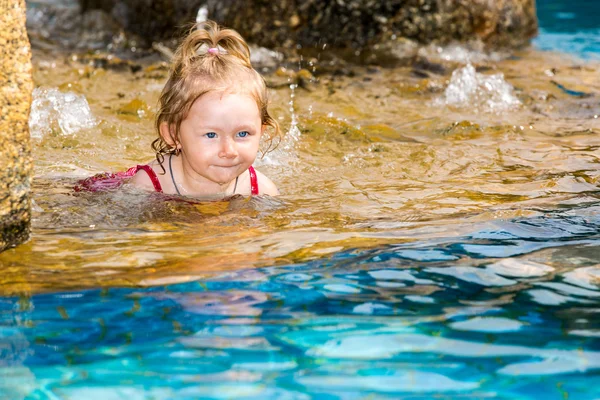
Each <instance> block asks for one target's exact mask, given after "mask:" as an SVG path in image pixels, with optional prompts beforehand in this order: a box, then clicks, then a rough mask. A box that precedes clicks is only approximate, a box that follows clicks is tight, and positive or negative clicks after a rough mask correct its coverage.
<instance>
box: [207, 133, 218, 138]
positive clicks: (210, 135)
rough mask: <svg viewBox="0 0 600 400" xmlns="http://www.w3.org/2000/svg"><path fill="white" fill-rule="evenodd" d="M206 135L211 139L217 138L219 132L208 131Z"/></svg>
mask: <svg viewBox="0 0 600 400" xmlns="http://www.w3.org/2000/svg"><path fill="white" fill-rule="evenodd" d="M206 137H207V138H209V139H214V138H216V137H217V134H216V133H214V132H208V133H207V134H206Z"/></svg>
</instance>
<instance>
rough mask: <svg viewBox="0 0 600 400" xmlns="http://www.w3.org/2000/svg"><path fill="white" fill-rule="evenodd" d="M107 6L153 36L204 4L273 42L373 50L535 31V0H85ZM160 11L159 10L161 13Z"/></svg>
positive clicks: (503, 39)
mask: <svg viewBox="0 0 600 400" xmlns="http://www.w3.org/2000/svg"><path fill="white" fill-rule="evenodd" d="M80 2H81V5H82V9H83V11H86V10H89V9H94V8H101V9H103V10H105V11H107V12H110V13H111V14H112V15H113V17H114V18H115V19H117V20H118V21H119V22H120V23H121V24H123V26H124V27H125V28H126V29H127V30H129V31H131V32H133V33H136V34H139V35H141V36H142V37H145V38H147V39H149V40H159V39H165V38H171V37H172V36H173V35H174V33H175V32H176V30H177V28H178V27H181V26H183V25H185V24H186V23H190V22H193V21H194V19H195V16H196V14H197V10H198V8H199V6H201V5H203V6H205V7H206V8H207V9H208V17H209V18H210V19H214V20H216V21H218V22H219V23H221V24H224V25H226V26H230V27H233V28H235V29H236V30H238V31H239V32H240V33H241V34H242V35H243V36H244V37H246V39H247V40H248V41H250V42H253V43H256V44H258V45H261V46H266V47H271V48H281V47H288V48H291V47H295V46H296V45H297V44H299V45H301V46H303V47H315V46H323V45H324V44H327V45H328V46H329V47H330V48H338V49H353V50H369V49H371V48H372V47H373V46H376V45H379V44H381V43H389V42H393V41H395V40H397V39H399V38H408V39H412V40H415V41H418V42H420V43H430V42H439V43H441V44H444V43H447V42H449V41H452V40H458V41H466V40H472V39H480V40H482V41H483V42H484V43H485V44H487V45H488V46H490V47H491V48H499V47H509V48H512V47H518V46H522V45H524V44H527V43H528V42H529V40H530V39H531V38H532V37H533V36H534V35H535V34H536V32H537V18H536V14H535V0H494V1H490V0H385V1H381V0H336V1H317V0H274V1H252V2H250V1H239V0H204V1H201V0H162V1H153V2H151V1H148V0H127V1H119V0H80ZM158 16H160V18H158Z"/></svg>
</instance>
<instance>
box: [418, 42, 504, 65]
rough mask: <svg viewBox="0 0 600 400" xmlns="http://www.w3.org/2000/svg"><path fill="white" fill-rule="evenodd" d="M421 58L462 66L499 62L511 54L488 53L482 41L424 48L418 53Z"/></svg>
mask: <svg viewBox="0 0 600 400" xmlns="http://www.w3.org/2000/svg"><path fill="white" fill-rule="evenodd" d="M418 54H419V56H421V57H425V58H427V59H428V60H432V61H449V62H458V63H462V64H469V63H484V62H498V61H501V60H503V59H505V58H507V57H508V56H510V54H509V53H501V52H488V51H486V49H485V45H484V44H483V43H482V42H481V41H473V42H470V43H466V44H465V43H453V44H450V45H448V46H444V47H442V46H436V45H433V44H432V45H429V46H426V47H422V48H420V49H419V52H418Z"/></svg>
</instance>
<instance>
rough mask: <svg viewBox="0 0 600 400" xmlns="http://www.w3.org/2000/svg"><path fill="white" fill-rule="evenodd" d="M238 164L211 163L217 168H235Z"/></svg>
mask: <svg viewBox="0 0 600 400" xmlns="http://www.w3.org/2000/svg"><path fill="white" fill-rule="evenodd" d="M237 166H239V164H235V165H213V167H218V168H235V167H237Z"/></svg>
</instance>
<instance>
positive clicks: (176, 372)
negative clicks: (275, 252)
mask: <svg viewBox="0 0 600 400" xmlns="http://www.w3.org/2000/svg"><path fill="white" fill-rule="evenodd" d="M544 248H551V249H553V254H552V257H551V259H552V260H554V261H555V262H557V261H560V264H561V265H562V268H553V267H550V266H548V265H546V264H540V263H536V262H534V261H525V260H520V259H519V258H502V259H499V260H494V258H495V257H498V258H500V257H512V256H516V255H522V254H527V253H531V252H532V251H536V250H540V249H544ZM482 260H484V261H482ZM599 264H600V204H599V203H596V204H595V205H588V206H586V207H578V208H573V209H568V210H562V211H554V212H548V213H546V214H545V215H543V216H541V217H539V218H531V219H518V220H513V221H504V222H499V223H498V224H497V226H496V229H493V230H490V229H486V230H480V231H474V232H472V233H471V234H469V235H466V236H464V237H460V238H456V239H454V240H452V241H448V242H445V241H443V240H439V241H436V242H431V241H424V242H416V243H411V244H410V245H402V244H398V245H391V246H386V247H382V248H377V249H370V250H364V251H361V250H356V251H349V252H343V253H339V254H336V255H335V256H333V257H331V258H328V259H325V260H318V261H314V262H309V263H304V264H296V265H287V266H279V267H269V268H263V269H256V270H245V271H238V272H231V273H228V274H224V275H222V276H218V277H215V278H210V279H207V280H204V281H201V282H193V283H187V284H177V285H171V286H163V287H154V288H149V289H144V290H140V289H118V288H114V289H105V290H88V291H80V292H69V293H53V294H46V295H40V296H34V297H32V298H30V299H26V300H19V299H17V298H4V299H1V300H0V323H1V326H2V328H1V329H0V335H1V336H0V338H1V339H2V341H1V343H2V347H0V356H1V357H0V360H2V362H1V364H0V376H1V377H3V378H4V380H2V381H1V382H2V383H0V388H1V389H3V393H4V397H2V398H7V399H9V398H25V399H56V398H61V399H103V400H105V399H129V400H131V399H142V398H144V399H146V398H147V399H175V398H176V399H194V398H215V399H223V398H236V399H237V398H247V399H309V398H324V399H339V398H343V399H358V398H365V396H367V395H368V394H369V393H371V394H376V397H375V398H403V399H428V398H431V396H432V395H433V394H441V395H442V398H453V396H458V395H459V394H460V395H461V396H466V397H469V398H494V399H541V398H543V399H562V398H565V397H566V396H567V395H566V394H568V398H573V399H593V398H597V397H598V396H600V386H598V385H594V384H590V383H591V382H594V381H595V380H596V379H600V318H598V312H599V310H600V290H599V289H598V280H599V279H600V267H599V266H598V265H599ZM574 265H575V266H577V270H575V269H573V268H572V267H573V266H574ZM19 392H20V393H19ZM446 396H447V397H446Z"/></svg>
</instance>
